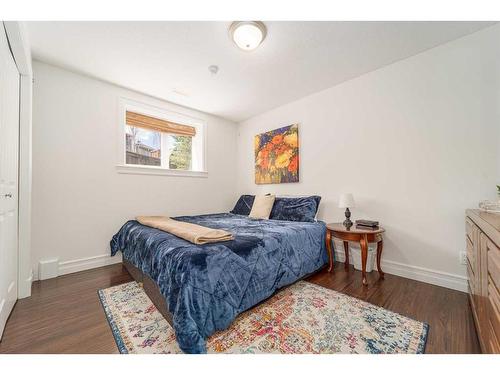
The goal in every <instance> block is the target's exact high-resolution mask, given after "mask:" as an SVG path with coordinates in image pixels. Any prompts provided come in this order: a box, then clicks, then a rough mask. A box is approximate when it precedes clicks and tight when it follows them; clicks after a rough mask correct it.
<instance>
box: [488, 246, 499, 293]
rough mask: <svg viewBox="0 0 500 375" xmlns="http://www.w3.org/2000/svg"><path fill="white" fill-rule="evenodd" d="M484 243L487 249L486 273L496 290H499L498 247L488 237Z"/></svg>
mask: <svg viewBox="0 0 500 375" xmlns="http://www.w3.org/2000/svg"><path fill="white" fill-rule="evenodd" d="M485 245H486V248H487V251H488V275H489V277H490V278H491V281H492V283H493V284H494V285H495V286H496V288H497V290H500V249H499V248H498V247H496V246H495V244H494V243H493V242H491V240H490V239H489V238H487V239H486V241H485Z"/></svg>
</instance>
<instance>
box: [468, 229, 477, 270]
mask: <svg viewBox="0 0 500 375" xmlns="http://www.w3.org/2000/svg"><path fill="white" fill-rule="evenodd" d="M465 242H466V246H467V259H468V260H469V263H470V266H471V268H472V271H474V272H476V270H477V268H476V252H475V251H474V245H473V244H472V241H471V240H470V238H469V236H466V238H465Z"/></svg>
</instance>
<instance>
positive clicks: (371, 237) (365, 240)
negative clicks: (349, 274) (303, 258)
mask: <svg viewBox="0 0 500 375" xmlns="http://www.w3.org/2000/svg"><path fill="white" fill-rule="evenodd" d="M384 232H385V229H384V228H382V227H378V228H377V229H358V228H356V227H355V226H352V227H351V228H349V229H347V228H346V227H345V226H344V225H343V224H342V223H331V224H327V225H326V248H327V250H328V256H329V258H330V268H328V272H331V271H332V269H333V253H332V237H334V238H338V239H339V240H342V241H343V242H344V252H345V267H346V268H347V267H349V241H356V242H359V245H360V247H361V265H362V268H363V270H362V271H361V272H362V275H363V285H368V282H367V281H366V260H367V258H368V244H369V243H377V271H378V273H379V274H380V278H382V279H383V278H384V273H383V272H382V269H381V268H380V258H381V257H382V249H383V246H384V242H383V239H382V233H384Z"/></svg>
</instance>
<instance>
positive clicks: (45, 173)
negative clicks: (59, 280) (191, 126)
mask: <svg viewBox="0 0 500 375" xmlns="http://www.w3.org/2000/svg"><path fill="white" fill-rule="evenodd" d="M33 67H34V79H35V83H34V101H33V214H32V219H33V233H32V264H33V267H34V271H35V272H34V274H35V277H36V275H37V266H38V262H39V260H41V259H47V258H52V257H58V258H59V261H60V262H63V263H64V262H68V261H70V262H71V261H76V262H75V263H66V264H65V266H63V267H62V268H66V271H65V272H67V271H68V270H77V269H79V268H78V267H92V266H99V265H102V264H107V263H108V262H110V261H113V260H110V259H108V258H107V254H109V241H110V240H111V237H112V235H113V234H115V233H116V232H117V231H118V229H119V228H120V226H121V225H122V224H123V223H124V222H125V221H126V220H128V219H132V218H134V217H135V216H136V215H139V214H146V215H148V214H152V215H155V214H158V215H183V214H199V213H210V212H222V211H229V210H230V209H231V208H232V206H233V205H234V202H235V199H236V198H237V192H236V189H235V187H236V179H235V173H236V162H235V157H236V145H235V139H236V129H237V128H236V125H235V124H234V123H232V122H229V121H226V120H223V119H220V118H218V117H215V116H210V115H207V114H204V113H201V112H197V111H193V110H188V109H185V108H182V107H179V106H176V105H173V104H170V103H167V102H163V101H160V100H156V99H152V98H150V97H147V96H144V95H140V94H138V93H135V92H132V91H129V90H125V89H123V88H120V87H117V86H114V85H111V84H107V83H104V82H101V81H98V80H95V79H91V78H88V77H85V76H82V75H79V74H74V73H71V72H69V71H66V70H62V69H59V68H56V67H54V66H51V65H47V64H43V63H40V62H35V63H34V65H33ZM120 97H126V98H129V99H132V100H135V101H138V102H142V103H146V104H150V105H154V106H158V107H161V108H163V109H166V110H172V111H177V112H181V113H184V114H185V115H188V116H192V117H196V118H199V119H202V120H204V121H205V122H206V124H207V156H208V157H207V170H208V178H197V177H177V176H176V177H174V176H152V175H130V174H119V173H117V171H116V169H115V165H116V164H117V151H116V150H117V142H118V140H117V139H116V138H117V127H118V102H119V98H120ZM88 258H91V259H88ZM117 260H119V259H117Z"/></svg>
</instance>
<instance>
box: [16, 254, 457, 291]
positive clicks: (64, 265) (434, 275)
mask: <svg viewBox="0 0 500 375" xmlns="http://www.w3.org/2000/svg"><path fill="white" fill-rule="evenodd" d="M344 260H345V256H344V252H343V251H335V261H338V262H344ZM121 261H122V257H121V254H117V255H115V256H114V257H111V256H109V255H107V254H106V255H96V256H93V257H87V258H80V259H75V260H69V261H65V262H59V276H60V275H66V274H69V273H74V272H79V271H85V270H88V269H92V268H98V267H103V266H108V265H110V264H116V263H120V262H121ZM381 265H382V270H383V271H384V272H385V273H388V274H391V275H396V276H401V277H406V278H408V279H412V280H417V281H422V282H424V283H429V284H433V285H438V286H442V287H445V288H450V289H454V290H459V291H461V292H467V278H466V277H465V276H460V275H454V274H451V273H447V272H442V271H437V270H432V269H429V268H423V267H418V266H410V265H408V264H403V263H399V262H394V261H391V260H382V264H381ZM26 281H27V283H28V280H26ZM31 281H32V280H31V278H30V279H29V285H30V288H31ZM30 291H31V289H30Z"/></svg>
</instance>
